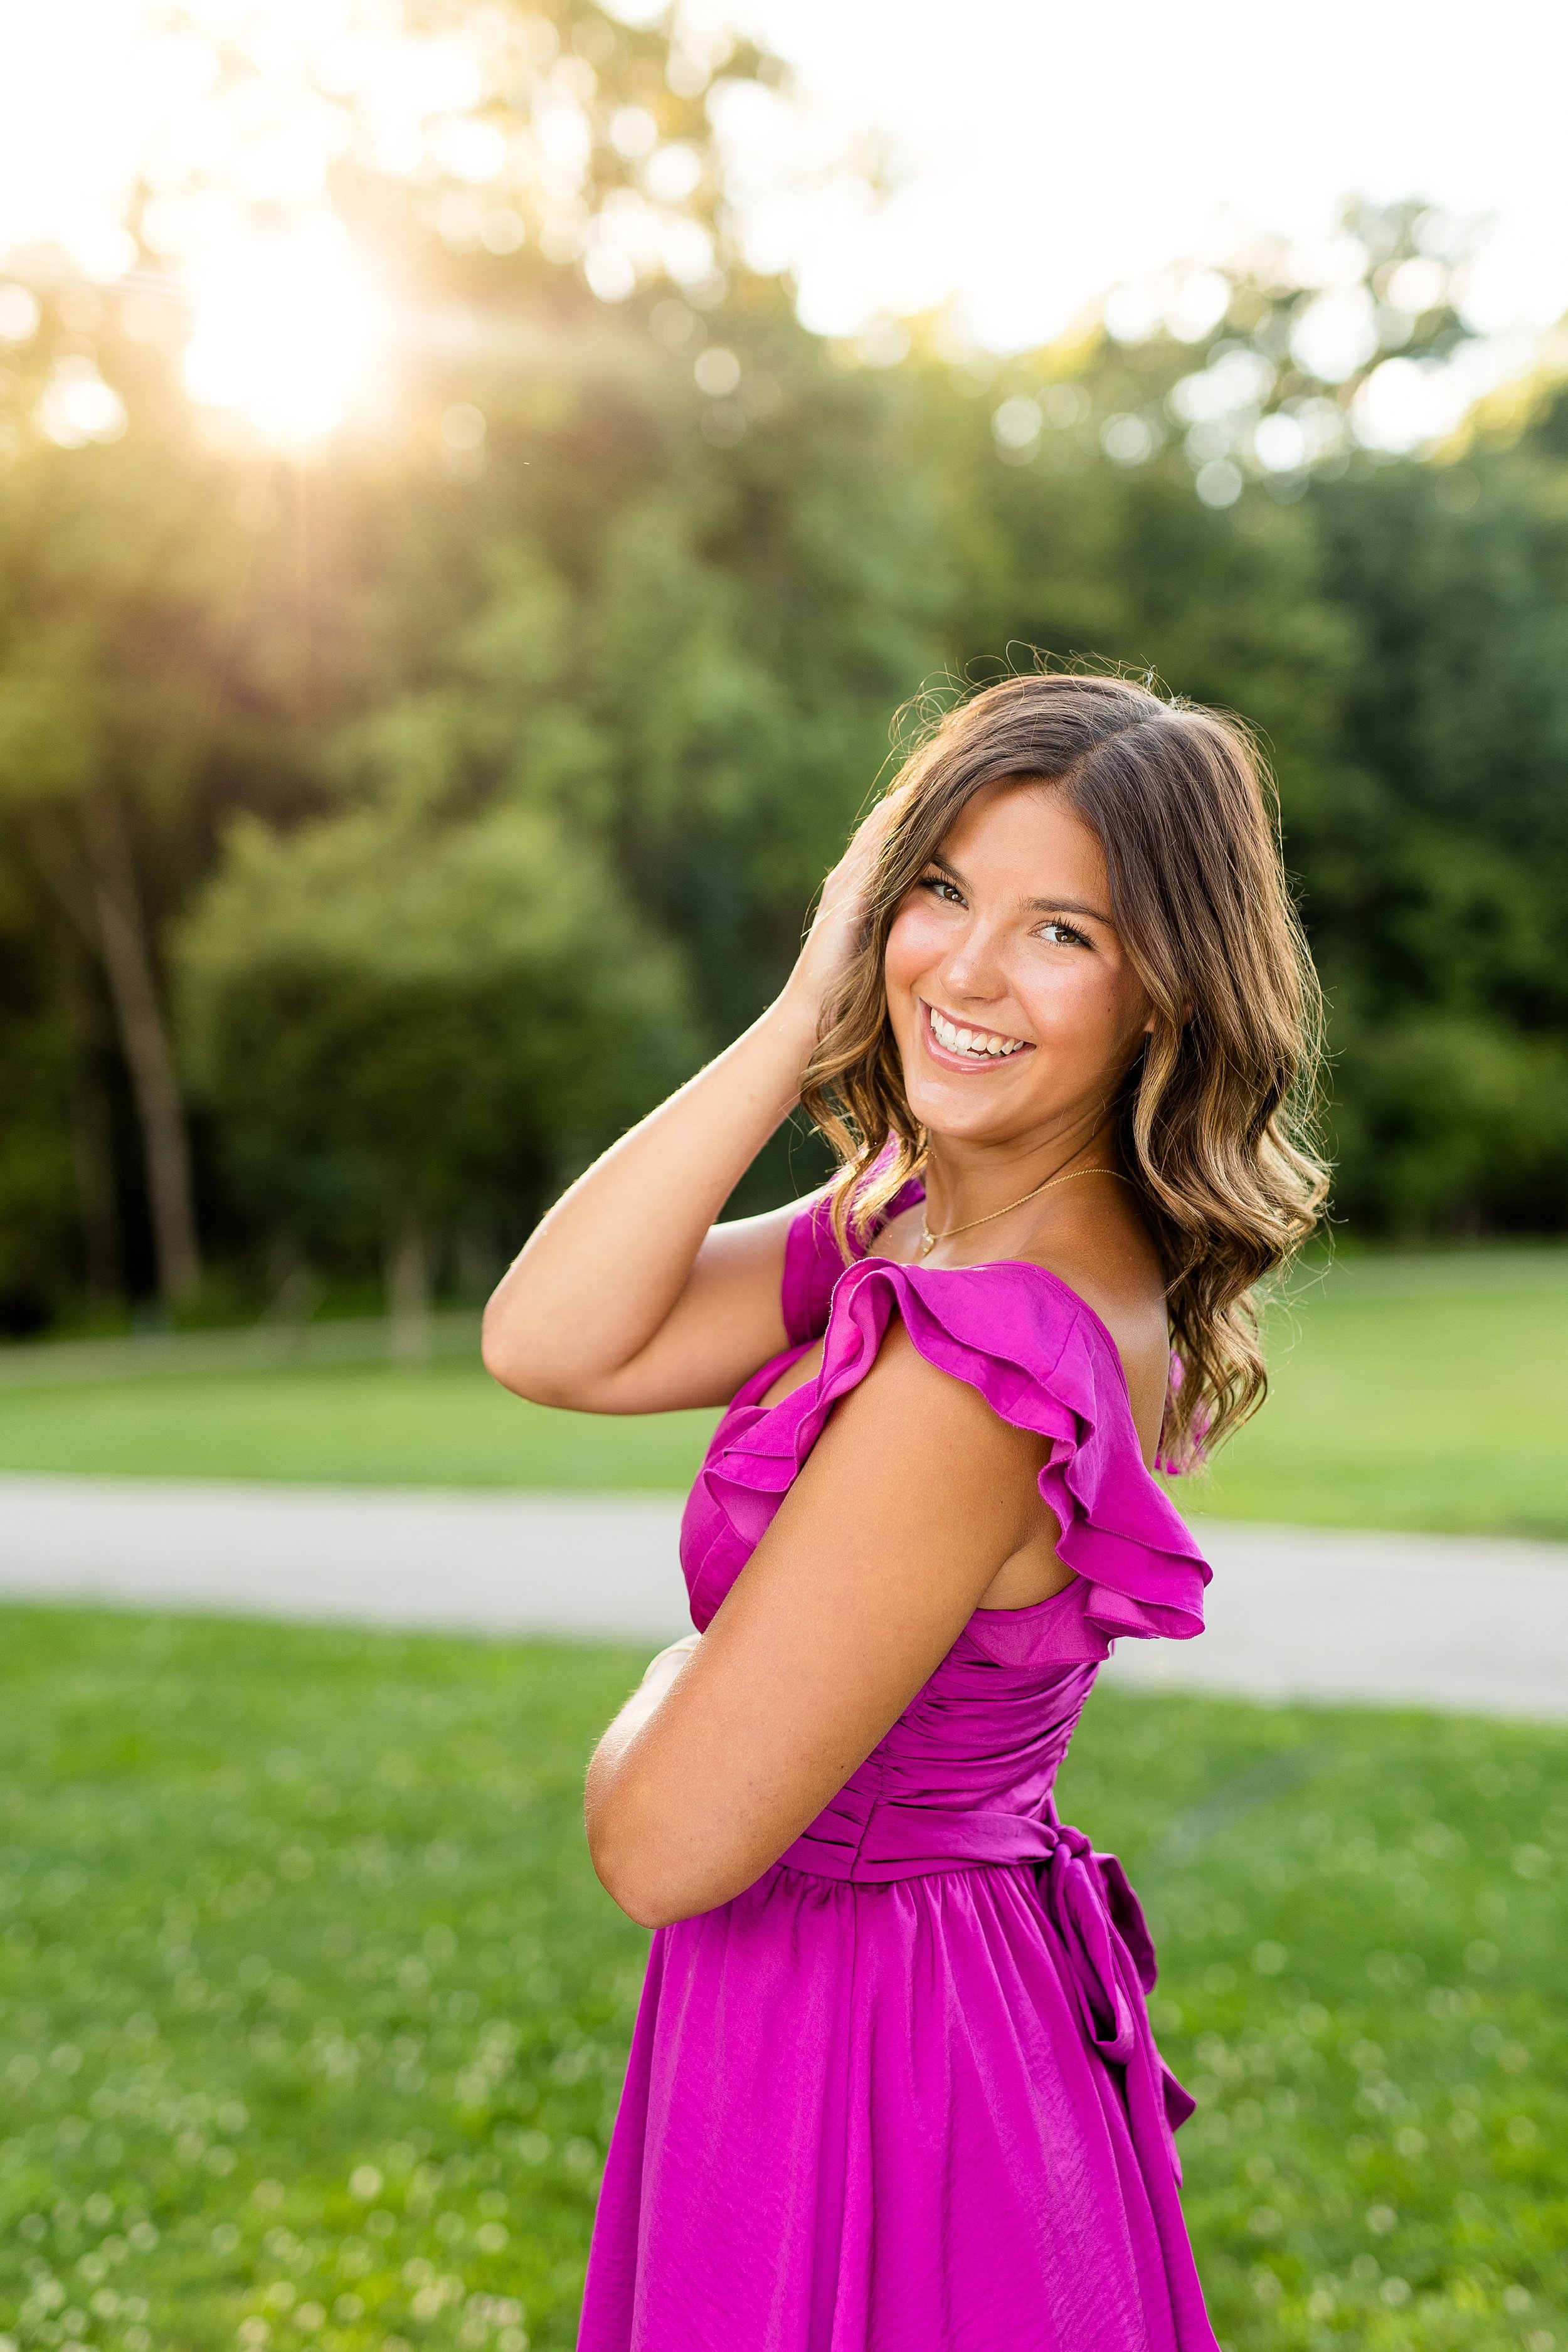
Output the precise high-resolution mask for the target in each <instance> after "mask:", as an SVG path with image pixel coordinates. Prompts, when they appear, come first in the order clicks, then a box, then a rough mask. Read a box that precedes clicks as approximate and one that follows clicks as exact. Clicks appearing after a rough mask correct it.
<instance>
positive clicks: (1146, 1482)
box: [704, 1204, 1210, 1655]
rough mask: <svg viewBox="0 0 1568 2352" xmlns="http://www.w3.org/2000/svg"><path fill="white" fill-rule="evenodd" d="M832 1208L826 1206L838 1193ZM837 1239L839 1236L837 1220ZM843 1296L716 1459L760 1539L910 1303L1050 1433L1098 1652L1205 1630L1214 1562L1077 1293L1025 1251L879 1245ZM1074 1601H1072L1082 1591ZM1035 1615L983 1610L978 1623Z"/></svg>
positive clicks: (749, 1537)
mask: <svg viewBox="0 0 1568 2352" xmlns="http://www.w3.org/2000/svg"><path fill="white" fill-rule="evenodd" d="M816 1213H820V1214H821V1215H822V1216H823V1218H824V1219H826V1206H825V1205H822V1204H819V1207H818V1209H817V1210H814V1212H813V1214H814V1215H816ZM804 1222H805V1220H804V1218H803V1219H802V1220H801V1221H799V1223H804ZM799 1223H797V1227H796V1231H798V1230H799ZM826 1240H827V1246H828V1247H829V1248H830V1249H832V1248H833V1237H832V1234H831V1230H829V1231H828V1233H827V1235H826ZM791 1241H792V1244H793V1242H794V1241H795V1234H794V1233H792V1234H791ZM834 1256H835V1258H836V1259H837V1250H836V1249H835V1250H834ZM801 1259H802V1262H803V1263H802V1271H801V1272H800V1274H799V1275H798V1276H797V1280H798V1284H799V1287H798V1288H797V1290H796V1291H795V1302H794V1303H795V1307H796V1308H797V1310H798V1311H799V1313H800V1314H801V1316H802V1318H803V1321H802V1324H801V1326H800V1327H798V1328H797V1326H796V1325H795V1324H794V1323H792V1325H791V1332H792V1337H793V1338H796V1339H797V1342H798V1340H799V1339H805V1338H807V1337H809V1336H810V1332H809V1330H808V1328H805V1322H804V1318H805V1315H806V1314H807V1313H810V1312H815V1311H816V1306H817V1304H818V1303H819V1301H820V1298H821V1293H820V1291H819V1290H817V1289H813V1288H812V1287H810V1284H811V1282H812V1281H814V1280H820V1277H819V1276H816V1275H815V1273H814V1272H813V1271H812V1269H813V1268H814V1267H815V1265H816V1260H815V1258H813V1260H812V1261H811V1263H810V1266H806V1265H805V1264H804V1260H805V1243H804V1241H803V1243H802V1245H801ZM828 1297H829V1300H830V1306H829V1307H827V1308H826V1325H827V1328H826V1345H825V1348H824V1351H823V1364H822V1370H821V1372H820V1373H819V1374H818V1376H817V1377H816V1380H814V1381H810V1382H808V1383H807V1384H806V1386H805V1388H803V1389H800V1390H797V1391H795V1392H794V1394H793V1395H791V1396H789V1397H786V1398H785V1399H784V1401H783V1402H782V1403H781V1404H780V1405H778V1406H776V1407H773V1408H772V1409H770V1410H762V1411H757V1412H749V1413H747V1414H745V1415H743V1416H742V1417H741V1423H740V1425H738V1426H736V1427H735V1428H734V1430H733V1432H732V1434H730V1435H729V1439H728V1442H725V1439H726V1433H725V1432H724V1431H722V1430H721V1432H720V1438H719V1443H718V1444H716V1446H715V1448H714V1452H713V1454H712V1455H710V1460H709V1462H708V1464H707V1465H705V1473H704V1475H705V1477H706V1479H707V1481H708V1483H709V1487H710V1493H711V1495H712V1497H713V1500H714V1501H715V1502H716V1503H717V1504H718V1505H719V1507H720V1508H721V1511H722V1512H723V1514H724V1516H725V1517H727V1518H728V1520H729V1521H730V1524H731V1528H733V1530H734V1532H735V1534H736V1535H737V1537H739V1538H742V1541H743V1542H744V1544H745V1546H746V1548H747V1549H750V1548H751V1547H752V1546H754V1545H755V1544H756V1543H757V1541H758V1540H759V1539H760V1538H761V1536H762V1534H763V1531H764V1529H765V1528H766V1526H767V1525H768V1523H769V1522H770V1521H771V1519H772V1517H773V1513H774V1512H775V1511H776V1509H777V1507H778V1505H779V1503H780V1502H781V1501H782V1499H783V1497H784V1494H785V1493H786V1492H787V1491H788V1489H789V1487H790V1486H791V1485H792V1484H793V1483H794V1480H795V1476H796V1475H797V1474H798V1472H799V1470H800V1467H801V1465H802V1464H803V1463H804V1462H805V1458H806V1456H807V1454H809V1453H810V1451H811V1448H812V1447H813V1445H814V1444H816V1439H817V1437H818V1435H819V1434H820V1433H821V1431H822V1429H823V1427H824V1425H825V1423H826V1420H827V1416H828V1414H829V1413H830V1412H832V1410H833V1407H834V1406H835V1404H837V1402H838V1400H839V1399H840V1398H841V1397H843V1396H845V1395H847V1393H848V1391H850V1390H851V1389H853V1388H855V1387H856V1386H858V1383H859V1382H860V1381H862V1380H864V1378H865V1377H866V1374H867V1372H868V1370H870V1367H871V1365H872V1363H873V1362H874V1361H875V1360H876V1355H877V1350H878V1349H879V1346H880V1344H881V1340H882V1336H883V1334H884V1332H885V1331H886V1329H887V1327H888V1324H889V1320H890V1318H892V1317H893V1316H894V1315H895V1314H897V1315H899V1316H900V1318H902V1320H903V1323H904V1326H905V1328H906V1329H907V1330H908V1332H909V1335H910V1339H911V1340H912V1341H913V1343H914V1345H915V1347H916V1348H917V1349H919V1351H920V1353H921V1355H922V1356H924V1357H925V1359H926V1360H927V1361H928V1362H930V1363H932V1364H935V1365H936V1366H937V1367H938V1368H939V1369H940V1370H942V1371H945V1372H948V1373H951V1374H952V1376H953V1378H955V1379H957V1380H962V1381H966V1382H967V1383H968V1384H969V1386H970V1387H971V1388H974V1389H977V1390H978V1391H980V1393H981V1395H982V1396H984V1398H985V1400H986V1402H987V1403H988V1404H989V1405H990V1406H991V1408H992V1410H993V1411H994V1412H996V1413H998V1414H999V1415H1000V1416H1001V1418H1002V1419H1003V1420H1004V1421H1006V1422H1010V1423H1012V1424H1013V1425H1014V1426H1015V1427H1016V1428H1019V1429H1028V1430H1032V1431H1033V1432H1034V1433H1036V1435H1037V1436H1039V1437H1041V1438H1043V1439H1045V1441H1046V1442H1047V1445H1048V1447H1049V1453H1048V1455H1047V1461H1046V1465H1045V1467H1044V1468H1043V1469H1042V1470H1041V1472H1040V1481H1039V1484H1040V1495H1041V1497H1042V1499H1043V1500H1044V1501H1045V1503H1046V1504H1047V1507H1049V1509H1050V1510H1051V1512H1052V1513H1053V1515H1054V1516H1055V1517H1056V1520H1057V1523H1058V1527H1059V1528H1060V1531H1061V1532H1060V1536H1059V1538H1058V1551H1059V1553H1060V1556H1061V1558H1062V1559H1063V1560H1064V1561H1065V1562H1066V1563H1067V1565H1068V1567H1069V1568H1070V1569H1071V1570H1073V1571H1074V1573H1075V1575H1076V1576H1077V1578H1078V1580H1079V1582H1078V1584H1077V1586H1075V1587H1072V1588H1069V1591H1070V1592H1071V1593H1072V1596H1073V1600H1072V1604H1071V1605H1072V1609H1073V1612H1074V1613H1075V1614H1077V1615H1080V1616H1081V1619H1082V1622H1083V1625H1084V1629H1085V1631H1086V1633H1090V1634H1092V1635H1093V1636H1094V1637H1096V1638H1095V1642H1094V1647H1095V1650H1096V1652H1097V1653H1098V1654H1101V1655H1103V1654H1104V1653H1105V1650H1106V1649H1108V1648H1109V1645H1110V1642H1111V1641H1112V1640H1114V1639H1115V1638H1116V1637H1117V1636H1118V1635H1121V1634H1132V1635H1135V1636H1138V1637H1141V1638H1143V1639H1149V1638H1151V1637H1152V1636H1155V1635H1163V1636H1165V1637H1166V1638H1167V1639H1171V1640H1174V1641H1186V1640H1189V1639H1190V1638H1191V1637H1192V1636H1193V1635H1194V1634H1195V1633H1202V1631H1203V1622H1204V1620H1203V1595H1204V1588H1205V1585H1206V1584H1207V1582H1208V1580H1209V1576H1210V1570H1209V1568H1208V1566H1207V1564H1206V1562H1205V1559H1204V1558H1203V1556H1202V1554H1201V1553H1200V1552H1199V1550H1198V1549H1197V1546H1196V1544H1195V1543H1194V1539H1193V1537H1192V1535H1191V1534H1190V1533H1189V1531H1188V1529H1187V1528H1186V1527H1185V1526H1184V1523H1183V1521H1182V1518H1181V1517H1180V1515H1179V1513H1178V1512H1177V1511H1176V1509H1175V1508H1174V1507H1173V1504H1172V1503H1171V1501H1170V1499H1169V1498H1168V1496H1166V1495H1165V1494H1164V1493H1163V1491H1162V1489H1161V1488H1160V1487H1159V1486H1157V1485H1156V1483H1155V1481H1154V1479H1153V1478H1152V1475H1150V1473H1149V1471H1148V1469H1147V1468H1146V1466H1145V1465H1144V1462H1143V1458H1142V1452H1141V1450H1140V1447H1139V1444H1138V1435H1137V1431H1136V1429H1135V1427H1134V1425H1133V1421H1132V1412H1131V1404H1130V1402H1129V1400H1128V1394H1127V1383H1126V1381H1125V1378H1124V1377H1123V1374H1122V1370H1121V1359H1120V1357H1119V1356H1118V1354H1117V1352H1116V1348H1115V1343H1114V1342H1113V1341H1112V1339H1111V1338H1110V1333H1109V1332H1108V1331H1107V1329H1106V1328H1105V1326H1104V1325H1103V1324H1102V1323H1101V1322H1100V1318H1099V1317H1098V1316H1097V1315H1095V1314H1094V1312H1093V1310H1092V1309H1091V1308H1090V1307H1089V1306H1088V1305H1087V1304H1086V1303H1085V1302H1084V1301H1083V1300H1082V1299H1081V1298H1079V1297H1078V1295H1077V1293H1076V1292H1075V1291H1073V1290H1071V1289H1069V1288H1068V1286H1067V1285H1066V1284H1065V1283H1063V1282H1062V1281H1060V1280H1059V1279H1058V1276H1055V1275H1053V1274H1050V1273H1048V1272H1047V1270H1046V1269H1045V1268H1044V1267H1041V1266H1036V1265H1026V1264H1025V1263H1023V1262H1021V1261H1017V1260H1005V1261H1002V1262H999V1263H995V1264H992V1265H976V1266H962V1267H944V1268H942V1269H940V1270H937V1271H934V1272H933V1271H931V1270H930V1269H927V1268H924V1267H915V1266H908V1265H895V1264H894V1263H893V1262H892V1261H891V1260H889V1259H887V1258H875V1257H872V1258H865V1259H862V1260H861V1261H860V1263H859V1264H858V1265H853V1266H851V1267H849V1268H848V1269H847V1271H845V1270H843V1269H842V1268H840V1270H839V1272H838V1273H837V1276H835V1277H834V1280H833V1282H832V1283H831V1284H830V1285H829V1288H828ZM786 1299H787V1290H786ZM785 1311H786V1317H787V1316H788V1314H789V1311H790V1308H789V1305H788V1304H787V1303H786V1310H785ZM1060 1600H1061V1604H1062V1607H1063V1608H1064V1609H1066V1608H1067V1607H1068V1596H1067V1595H1062V1596H1060ZM1040 1605H1041V1607H1042V1608H1051V1607H1053V1606H1054V1605H1055V1604H1053V1603H1042V1604H1040ZM1030 1613H1031V1612H1024V1611H1016V1612H1015V1611H1006V1612H1003V1611H995V1612H979V1617H978V1618H977V1620H976V1621H975V1622H984V1620H985V1619H986V1618H987V1617H992V1616H994V1617H995V1618H996V1619H997V1620H999V1621H1003V1622H1005V1621H1007V1620H1011V1619H1016V1618H1022V1617H1025V1616H1027V1615H1029V1614H1030Z"/></svg>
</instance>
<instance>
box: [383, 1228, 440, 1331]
mask: <svg viewBox="0 0 1568 2352" xmlns="http://www.w3.org/2000/svg"><path fill="white" fill-rule="evenodd" d="M386 1307H387V1314H388V1316H389V1318H391V1324H392V1331H391V1341H392V1360H393V1362H394V1363H395V1364H402V1365H404V1366H405V1367H406V1366H412V1365H415V1364H423V1363H426V1362H427V1361H428V1360H429V1355H430V1341H431V1333H430V1256H429V1252H428V1250H427V1248H426V1241H425V1227H424V1224H423V1223H422V1222H421V1220H420V1217H419V1213H418V1212H417V1210H416V1209H414V1208H412V1207H410V1206H409V1204H408V1203H407V1202H404V1203H403V1204H402V1206H401V1207H400V1208H399V1209H398V1211H397V1212H396V1215H395V1221H394V1223H393V1227H392V1232H391V1236H390V1239H389V1243H388V1246H387V1253H386Z"/></svg>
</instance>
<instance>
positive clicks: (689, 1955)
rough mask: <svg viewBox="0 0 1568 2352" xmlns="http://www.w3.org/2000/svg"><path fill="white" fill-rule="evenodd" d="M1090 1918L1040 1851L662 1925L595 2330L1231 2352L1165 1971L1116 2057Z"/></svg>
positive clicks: (730, 2338) (611, 2197)
mask: <svg viewBox="0 0 1568 2352" xmlns="http://www.w3.org/2000/svg"><path fill="white" fill-rule="evenodd" d="M1069 1942H1070V1939H1069V1938H1068V1937H1064V1935H1063V1933H1062V1931H1061V1928H1060V1925H1059V1923H1058V1920H1057V1919H1055V1918H1053V1916H1051V1915H1050V1912H1049V1909H1048V1907H1047V1902H1046V1900H1045V1898H1044V1896H1043V1895H1042V1887H1041V1882H1040V1880H1039V1878H1038V1877H1037V1873H1036V1871H1035V1870H1034V1869H1032V1868H1030V1867H1029V1866H1027V1865H1025V1864H1014V1865H1000V1866H990V1867H985V1868H981V1869H969V1870H949V1871H939V1872H934V1873H931V1874H928V1875H924V1876H920V1877H910V1878H904V1879H899V1880H895V1881H893V1882H891V1883H889V1884H885V1885H858V1884H851V1883H847V1882H846V1881H844V1880H840V1879H834V1878H827V1877H818V1876H816V1875H815V1874H810V1873H807V1872H805V1871H800V1870H796V1869H793V1868H791V1867H789V1866H787V1865H786V1864H782V1863H781V1864H774V1865H773V1868H772V1869H771V1870H769V1871H767V1872H765V1873H764V1874H763V1877H762V1878H760V1879H759V1880H758V1882H757V1884H756V1885H754V1886H752V1887H750V1888H748V1889H747V1891H746V1893H745V1894H743V1895H738V1896H737V1897H736V1898H735V1900H734V1901H733V1902H731V1903H728V1904H725V1905H723V1906H721V1908H720V1909H718V1910H716V1911H710V1912H707V1913H705V1914H703V1915H702V1916H700V1917H699V1918H695V1919H689V1920H684V1921H681V1922H680V1923H679V1925H677V1926H675V1927H667V1928H662V1929H660V1931H659V1932H658V1935H657V1936H656V1937H655V1938H654V1944H653V1949H652V1953H651V1955H650V1958H649V1964H648V1972H647V1983H646V1985H645V1987H644V1990H643V1998H642V2004H641V2008H640V2010H639V2012H638V2016H637V2028H636V2032H635V2034H634V2037H633V2042H632V2050H631V2057H630V2062H629V2064H628V2068H627V2073H626V2088H625V2091H624V2093H623V2095H622V2102H621V2108H620V2114H619V2116H618V2118H617V2121H616V2129H615V2134H614V2137H613V2139H612V2143H611V2147H610V2154H609V2159H608V2163H607V2166H606V2168H605V2182H604V2189H603V2191H602V2194H601V2199H600V2204H599V2213H598V2220H597V2222H596V2225H595V2236H594V2245H593V2252H592V2255H591V2258H590V2262H589V2266H588V2279H587V2286H586V2291H585V2294H584V2307H583V2322H582V2332H581V2334H580V2336H579V2338H578V2345H579V2352H1216V2347H1215V2336H1214V2333H1213V2330H1212V2328H1211V2327H1210V2326H1209V2322H1208V2318H1207V2315H1206V2313H1205V2308H1204V2301H1203V2294H1202V2290H1201V2288H1200V2287H1199V2284H1198V2280H1197V2273H1196V2271H1195V2269H1194V2264H1193V2259H1192V2254H1191V2251H1190V2248H1189V2245H1188V2241H1187V2235H1186V2230H1185V2225H1184V2221H1183V2218H1182V2212H1181V2207H1180V2203H1179V2200H1178V2195H1177V2188H1178V2173H1177V2169H1176V2167H1175V2164H1174V2160H1173V2152H1172V2144H1171V2139H1170V2134H1169V2129H1168V2126H1167V2124H1166V2120H1165V2115H1164V2112H1163V2110H1162V2109H1160V2107H1159V2102H1160V2098H1161V2091H1160V2087H1159V2084H1158V2081H1157V2069H1158V2060H1157V2055H1156V2054H1155V2053H1153V2048H1152V2042H1151V2041H1150V2040H1149V2038H1148V2029H1147V2023H1146V2020H1145V2019H1144V2016H1143V2012H1142V1994H1141V1992H1139V1991H1138V1990H1137V1987H1136V1984H1134V1986H1133V1991H1134V1994H1135V1996H1136V1999H1137V2003H1138V2022H1139V2029H1140V2046H1139V2049H1138V2050H1137V2052H1136V2053H1135V2054H1134V2058H1133V2060H1132V2061H1131V2063H1126V2064H1119V2063H1108V2061H1107V2058H1106V2056H1105V2055H1104V2054H1103V2052H1102V2050H1101V2049H1100V2048H1097V2046H1096V2043H1095V2041H1094V2040H1093V2038H1091V2032H1090V2031H1089V2030H1087V2029H1086V2023H1085V2014H1086V2011H1085V2003H1084V2000H1083V1998H1082V1994H1081V1990H1080V1988H1079V1984H1078V1983H1075V1968H1077V1969H1079V1974H1080V1975H1081V1961H1079V1960H1075V1957H1074V1953H1073V1951H1072V1950H1071V1949H1070V1948H1069ZM1119 1949H1120V1947H1119ZM1125 1973H1126V1971H1125V1970H1123V1974H1125ZM1128 2038H1129V2037H1128V2035H1127V2033H1126V2032H1125V2031H1123V2033H1122V2035H1121V2043H1122V2045H1123V2046H1124V2045H1125V2043H1126V2042H1127V2040H1128ZM1177 2097H1178V2098H1179V2097H1180V2095H1179V2094H1177ZM1185 2104H1190V2103H1184V2105H1185ZM1176 2112H1177V2113H1178V2114H1179V2113H1180V2112H1181V2108H1180V2107H1178V2108H1177V2109H1176Z"/></svg>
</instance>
